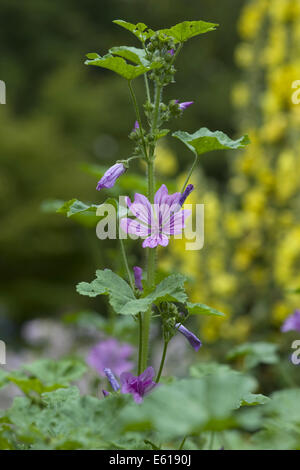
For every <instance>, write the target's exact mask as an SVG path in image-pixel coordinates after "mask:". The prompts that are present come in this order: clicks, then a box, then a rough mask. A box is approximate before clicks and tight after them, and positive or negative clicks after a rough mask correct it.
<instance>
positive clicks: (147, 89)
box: [144, 73, 151, 103]
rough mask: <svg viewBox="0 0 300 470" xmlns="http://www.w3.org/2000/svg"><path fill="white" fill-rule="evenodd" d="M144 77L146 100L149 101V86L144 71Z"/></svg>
mask: <svg viewBox="0 0 300 470" xmlns="http://www.w3.org/2000/svg"><path fill="white" fill-rule="evenodd" d="M144 79H145V88H146V94H147V100H148V101H149V102H150V103H151V95H150V88H149V82H148V77H147V74H146V73H144Z"/></svg>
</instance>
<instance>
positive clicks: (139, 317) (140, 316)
mask: <svg viewBox="0 0 300 470" xmlns="http://www.w3.org/2000/svg"><path fill="white" fill-rule="evenodd" d="M138 320H139V362H138V375H140V374H141V373H142V344H143V336H142V334H143V319H142V314H141V313H139V314H138Z"/></svg>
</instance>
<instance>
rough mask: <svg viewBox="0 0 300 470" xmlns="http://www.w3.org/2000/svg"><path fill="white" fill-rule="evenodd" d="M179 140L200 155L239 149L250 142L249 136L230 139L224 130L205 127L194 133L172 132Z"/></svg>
mask: <svg viewBox="0 0 300 470" xmlns="http://www.w3.org/2000/svg"><path fill="white" fill-rule="evenodd" d="M172 135H173V136H174V137H176V138H177V139H179V140H181V142H183V143H184V144H185V145H186V146H187V147H188V148H189V149H190V150H192V152H194V153H196V154H197V155H202V154H203V153H206V152H211V151H213V150H224V149H228V150H232V149H241V148H244V147H245V146H246V145H248V144H249V143H250V140H249V137H248V136H247V135H244V136H243V137H241V138H240V139H237V140H232V139H230V137H228V136H227V135H226V134H224V132H221V131H215V132H212V131H210V130H209V129H207V128H206V127H203V128H201V129H199V130H198V131H196V132H194V134H189V133H188V132H184V131H177V132H174V133H173V134H172Z"/></svg>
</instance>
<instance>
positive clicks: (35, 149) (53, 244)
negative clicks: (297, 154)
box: [0, 0, 243, 339]
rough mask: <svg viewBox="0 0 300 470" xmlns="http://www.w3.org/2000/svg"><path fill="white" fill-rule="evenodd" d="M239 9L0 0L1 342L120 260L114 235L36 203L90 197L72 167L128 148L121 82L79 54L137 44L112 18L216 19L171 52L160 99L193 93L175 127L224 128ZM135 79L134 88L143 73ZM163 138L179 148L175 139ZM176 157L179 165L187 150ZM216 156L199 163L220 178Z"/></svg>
mask: <svg viewBox="0 0 300 470" xmlns="http://www.w3.org/2000/svg"><path fill="white" fill-rule="evenodd" d="M242 6H243V2H241V1H237V0H226V1H225V2H220V1H218V0H210V1H204V0H200V1H197V2H194V1H193V2H192V1H188V2H182V1H180V0H172V1H171V0H163V1H162V2H157V1H154V0H147V1H145V0H102V1H101V2H99V1H96V0H87V1H85V2H80V1H79V0H64V1H57V0H44V1H43V2H37V1H35V0H28V1H26V2H23V3H21V2H19V1H17V0H3V1H2V2H1V15H0V23H1V27H0V44H1V46H0V48H1V54H0V70H1V77H0V78H1V79H2V80H4V81H5V83H6V86H7V104H6V105H1V107H0V119H1V126H0V162H1V175H0V181H1V183H0V213H1V222H2V223H1V231H0V259H1V265H2V269H1V291H0V324H2V325H3V323H4V327H2V331H1V336H2V337H3V336H4V338H3V339H7V338H6V337H7V336H9V332H10V331H12V329H11V324H10V322H11V321H12V320H13V321H14V322H15V321H16V322H22V321H23V320H24V319H25V318H30V317H34V316H43V315H49V314H50V315H51V316H53V315H57V314H59V313H60V312H66V311H70V312H71V311H73V310H77V309H78V308H80V307H84V306H87V305H89V307H90V305H91V304H90V301H89V300H90V299H87V300H86V299H85V298H84V297H81V296H78V294H76V292H75V289H74V286H75V284H76V283H77V281H78V280H80V279H84V278H86V279H89V277H90V275H91V272H94V271H95V268H103V267H105V266H107V265H108V264H109V265H110V267H112V268H113V269H118V268H119V266H118V263H119V261H118V259H117V257H116V251H115V250H116V246H115V244H114V243H113V242H108V243H106V245H105V248H103V245H102V246H101V245H100V242H98V240H97V239H96V237H95V234H94V231H93V230H86V229H85V228H83V227H80V226H77V225H76V224H75V223H73V222H71V221H70V220H66V219H65V218H64V217H62V216H59V215H56V214H49V213H47V212H46V211H45V210H44V211H41V205H42V203H43V201H45V200H48V199H53V198H54V199H61V200H68V199H71V198H73V197H74V196H76V197H78V199H81V200H85V201H91V202H92V201H93V202H96V203H97V202H100V195H99V193H97V192H96V191H95V186H96V182H97V178H96V177H95V176H92V175H90V174H87V173H84V172H82V169H81V166H82V165H83V164H84V163H87V162H90V163H98V164H101V165H110V164H111V163H113V162H115V160H116V159H118V158H123V157H124V156H127V155H128V154H129V152H130V150H131V143H130V141H128V139H127V138H126V136H127V134H128V133H129V132H130V131H131V128H132V123H133V121H134V113H133V110H132V109H131V107H130V105H129V96H128V90H127V87H126V84H124V83H123V81H122V80H120V79H119V77H118V76H115V75H114V74H112V73H111V72H109V71H105V70H101V69H98V68H93V67H86V66H84V65H83V61H84V56H85V54H86V52H87V51H97V52H99V53H100V54H101V53H104V52H105V51H106V50H107V49H108V48H110V47H112V46H117V45H120V44H123V43H124V42H125V43H126V41H127V44H128V45H136V43H135V42H134V38H133V37H132V38H131V37H130V35H126V32H125V31H124V30H122V29H121V28H119V27H118V26H116V25H113V24H112V20H114V19H116V18H124V19H126V20H128V21H131V22H133V23H135V22H137V21H144V22H145V23H147V24H149V25H150V26H151V27H153V28H154V29H156V28H161V27H165V26H169V25H172V24H175V23H177V22H179V21H182V20H183V19H198V18H201V19H204V20H207V21H214V22H216V23H220V24H221V27H220V28H219V30H218V31H217V32H214V33H213V34H208V35H205V36H203V37H202V38H201V41H198V43H197V45H196V46H195V43H194V41H190V42H189V43H188V44H187V45H186V46H185V51H184V52H185V53H184V54H182V56H181V57H180V58H179V61H178V68H180V69H181V70H182V71H183V73H181V74H178V79H177V83H176V84H174V86H173V87H170V91H169V93H171V94H172V95H170V96H169V98H170V99H171V98H180V100H182V101H186V100H191V99H193V100H195V102H196V105H195V106H194V107H191V108H190V109H189V112H187V113H185V115H184V117H183V118H182V122H181V127H182V128H183V129H188V130H190V132H193V131H194V130H196V129H198V128H199V127H201V126H202V125H203V124H205V125H207V126H208V127H209V128H210V129H213V130H214V129H217V128H219V129H223V130H224V131H225V132H227V133H229V134H230V135H232V134H234V133H235V125H234V121H233V118H232V113H231V112H229V110H230V106H231V104H230V90H231V86H232V83H233V82H234V81H235V80H236V78H237V75H238V73H239V72H238V70H237V68H236V67H235V65H234V63H233V51H234V47H235V44H236V43H237V40H238V38H237V34H236V28H235V27H234V25H235V23H236V21H237V18H238V15H239V12H240V8H241V7H242ZM194 55H196V57H195V56H194ZM204 64H205V65H204ZM187 82H188V85H187ZM135 87H136V89H137V94H138V95H139V94H140V93H142V79H138V80H137V81H136V85H135ZM173 140H175V139H173ZM172 145H173V146H174V147H176V149H179V151H178V155H179V157H180V155H181V153H180V149H182V147H180V145H181V144H180V143H179V142H173V143H172ZM182 155H185V156H186V153H182ZM181 158H182V161H180V166H182V167H183V166H184V165H185V163H186V162H184V161H183V158H186V157H183V156H182V157H181ZM217 158H218V160H216V159H215V157H214V155H212V157H211V158H210V159H207V160H206V162H205V171H206V173H207V175H208V176H210V177H213V178H215V179H216V180H217V181H218V182H219V183H220V185H222V183H223V182H224V181H226V179H227V165H226V159H225V158H219V157H217ZM216 162H218V164H216ZM102 197H103V196H102V195H101V200H102ZM44 207H45V205H44ZM132 256H133V257H135V256H138V254H137V255H132ZM133 260H135V258H133ZM95 302H101V301H98V300H97V301H95ZM99 306H100V307H101V304H99V305H98V307H99ZM3 328H4V329H3ZM14 331H15V329H14Z"/></svg>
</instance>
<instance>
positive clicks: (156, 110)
mask: <svg viewBox="0 0 300 470" xmlns="http://www.w3.org/2000/svg"><path fill="white" fill-rule="evenodd" d="M161 91H162V87H161V86H160V85H156V86H155V102H154V115H153V121H152V130H153V131H155V130H156V128H157V123H158V117H159V105H160V100H161Z"/></svg>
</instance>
